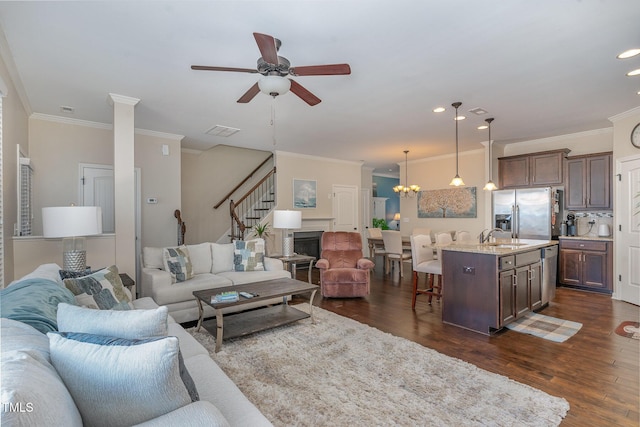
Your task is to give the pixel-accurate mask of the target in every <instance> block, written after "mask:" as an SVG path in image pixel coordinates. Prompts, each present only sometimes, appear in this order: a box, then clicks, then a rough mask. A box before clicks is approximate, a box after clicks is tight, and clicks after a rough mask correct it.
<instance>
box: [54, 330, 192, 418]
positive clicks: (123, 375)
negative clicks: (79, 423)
mask: <svg viewBox="0 0 640 427" xmlns="http://www.w3.org/2000/svg"><path fill="white" fill-rule="evenodd" d="M47 335H48V336H49V346H50V349H51V350H50V351H51V361H52V363H53V366H54V367H55V368H56V370H57V371H58V373H59V374H60V377H61V378H62V380H63V381H64V383H65V384H66V386H67V388H68V389H69V392H70V393H71V396H72V397H73V400H74V401H75V403H76V405H77V407H78V410H79V411H80V414H81V415H82V420H83V422H84V424H85V425H91V426H131V425H134V424H139V423H141V422H144V421H148V420H150V419H153V418H156V417H159V416H161V415H164V414H166V413H168V412H171V411H173V410H175V409H178V408H181V407H183V406H185V405H187V404H189V403H190V402H192V401H194V399H193V398H192V397H191V396H190V394H189V387H190V386H188V385H187V382H189V381H187V382H185V381H184V380H183V379H182V378H181V377H180V353H179V343H178V338H176V337H156V338H149V339H144V340H128V339H123V338H114V337H105V336H100V335H93V334H82V333H74V332H50V333H48V334H47ZM185 372H187V371H186V370H185ZM187 374H188V372H187ZM189 379H190V378H189ZM190 383H191V384H193V380H192V379H191V381H190ZM193 390H195V387H193ZM194 397H195V400H197V392H196V396H194Z"/></svg>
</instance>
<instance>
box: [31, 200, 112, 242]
mask: <svg viewBox="0 0 640 427" xmlns="http://www.w3.org/2000/svg"><path fill="white" fill-rule="evenodd" d="M42 233H43V235H44V237H48V238H55V237H79V236H92V235H95V234H102V208H100V207H99V206H61V207H51V208H42Z"/></svg>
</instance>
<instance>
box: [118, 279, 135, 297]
mask: <svg viewBox="0 0 640 427" xmlns="http://www.w3.org/2000/svg"><path fill="white" fill-rule="evenodd" d="M120 280H122V285H123V286H125V287H126V288H127V289H129V291H131V295H132V296H133V299H136V298H137V296H136V282H135V280H133V279H132V278H131V277H129V275H128V274H127V273H120Z"/></svg>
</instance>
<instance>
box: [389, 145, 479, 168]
mask: <svg viewBox="0 0 640 427" xmlns="http://www.w3.org/2000/svg"><path fill="white" fill-rule="evenodd" d="M476 154H484V148H480V149H477V150H469V151H460V152H459V153H458V156H460V157H464V156H474V155H476ZM451 157H456V153H451V154H442V155H440V156H434V157H425V158H424V159H416V160H409V162H408V164H418V163H426V162H433V161H438V160H442V159H450V158H451ZM402 163H404V161H402V162H398V165H400V166H402Z"/></svg>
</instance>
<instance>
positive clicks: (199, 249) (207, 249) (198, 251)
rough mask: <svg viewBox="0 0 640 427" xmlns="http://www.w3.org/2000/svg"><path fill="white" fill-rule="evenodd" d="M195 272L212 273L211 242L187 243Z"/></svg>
mask: <svg viewBox="0 0 640 427" xmlns="http://www.w3.org/2000/svg"><path fill="white" fill-rule="evenodd" d="M187 250H188V251H189V259H190V260H191V264H192V265H193V274H204V273H211V243H208V242H206V243H200V244H197V245H187Z"/></svg>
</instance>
